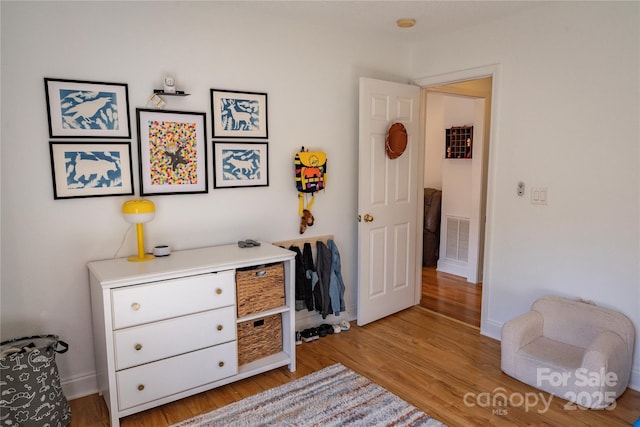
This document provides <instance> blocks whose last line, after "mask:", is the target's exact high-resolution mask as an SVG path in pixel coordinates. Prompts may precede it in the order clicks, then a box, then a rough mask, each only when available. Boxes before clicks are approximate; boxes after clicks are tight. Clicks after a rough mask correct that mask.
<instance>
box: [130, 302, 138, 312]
mask: <svg viewBox="0 0 640 427" xmlns="http://www.w3.org/2000/svg"><path fill="white" fill-rule="evenodd" d="M131 308H132V309H133V311H138V310H140V304H138V303H137V302H134V303H133V304H131Z"/></svg>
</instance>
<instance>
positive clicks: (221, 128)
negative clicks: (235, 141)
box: [211, 89, 269, 138]
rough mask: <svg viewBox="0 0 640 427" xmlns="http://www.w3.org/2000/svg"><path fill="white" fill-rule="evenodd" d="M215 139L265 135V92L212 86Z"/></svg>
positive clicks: (265, 136)
mask: <svg viewBox="0 0 640 427" xmlns="http://www.w3.org/2000/svg"><path fill="white" fill-rule="evenodd" d="M211 117H212V120H213V125H212V129H213V137H214V138H267V137H268V136H269V132H268V128H267V94H266V93H258V92H239V91H234V90H226V91H225V90H220V89H211Z"/></svg>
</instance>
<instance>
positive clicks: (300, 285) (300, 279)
mask: <svg viewBox="0 0 640 427" xmlns="http://www.w3.org/2000/svg"><path fill="white" fill-rule="evenodd" d="M289 250H290V251H292V252H295V254H296V261H295V262H296V281H295V285H296V291H295V294H296V311H300V310H302V309H303V308H304V306H305V302H304V286H305V280H306V276H305V273H306V271H305V268H304V263H303V262H302V252H300V248H299V247H297V246H296V245H291V246H289Z"/></svg>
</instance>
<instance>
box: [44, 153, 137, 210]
mask: <svg viewBox="0 0 640 427" xmlns="http://www.w3.org/2000/svg"><path fill="white" fill-rule="evenodd" d="M49 148H50V152H51V171H52V175H53V198H54V199H72V198H78V197H100V196H124V195H131V194H133V181H132V178H131V177H132V166H131V144H129V143H128V142H106V143H95V142H65V143H63V142H53V141H51V142H49Z"/></svg>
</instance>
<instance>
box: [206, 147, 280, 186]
mask: <svg viewBox="0 0 640 427" xmlns="http://www.w3.org/2000/svg"><path fill="white" fill-rule="evenodd" d="M214 171H215V172H214V176H213V185H214V188H233V187H266V186H268V185H269V146H268V144H267V143H266V142H215V143H214Z"/></svg>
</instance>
